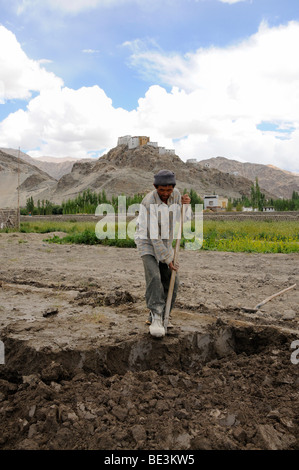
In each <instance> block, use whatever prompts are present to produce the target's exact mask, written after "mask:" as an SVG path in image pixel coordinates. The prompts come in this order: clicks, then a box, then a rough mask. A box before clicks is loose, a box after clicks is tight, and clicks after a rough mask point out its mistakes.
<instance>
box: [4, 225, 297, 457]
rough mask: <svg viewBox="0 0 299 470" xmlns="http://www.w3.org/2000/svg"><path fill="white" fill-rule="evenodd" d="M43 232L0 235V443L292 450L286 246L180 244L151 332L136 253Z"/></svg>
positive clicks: (292, 333)
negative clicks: (161, 322)
mask: <svg viewBox="0 0 299 470" xmlns="http://www.w3.org/2000/svg"><path fill="white" fill-rule="evenodd" d="M48 236H49V235H48V234H47V236H45V235H41V234H15V233H11V234H0V252H1V265H0V339H1V341H2V343H1V344H2V345H3V347H4V351H5V364H3V365H0V416H1V424H2V426H1V431H0V448H2V449H115V450H117V449H126V450H127V449H129V450H131V449H149V450H160V449H164V450H167V449H175V450H189V449H191V450H192V449H193V450H195V449H232V450H237V449H298V448H299V441H298V431H299V418H298V416H299V413H298V412H299V403H298V391H299V364H297V362H298V361H297V358H298V359H299V352H298V354H297V353H296V348H294V349H292V344H293V346H296V345H295V344H294V343H293V342H294V341H297V340H299V326H298V321H299V310H298V305H299V289H298V285H299V284H298V278H299V276H298V275H299V256H298V255H297V254H290V255H283V254H277V255H273V254H271V255H270V254H267V255H260V254H258V255H257V254H236V253H217V252H207V251H199V252H187V251H182V252H181V258H180V279H181V286H180V291H179V294H178V298H177V302H176V306H175V309H174V311H173V314H172V320H173V323H174V324H175V328H174V329H172V330H169V334H168V335H167V337H165V338H164V339H162V340H156V339H153V338H152V337H151V336H150V335H149V332H148V327H147V326H146V325H145V320H146V318H147V310H146V306H145V302H144V288H145V282H144V275H143V266H142V263H141V260H140V259H139V257H138V254H137V251H136V250H135V249H120V248H114V247H103V246H79V245H54V244H48V243H46V242H44V241H43V240H44V239H45V238H46V237H48ZM50 236H51V235H50ZM294 283H297V287H296V288H295V289H293V290H291V291H289V292H288V293H286V294H284V295H282V296H280V297H277V298H276V299H273V300H272V301H271V302H269V303H267V304H266V305H265V306H264V307H263V308H262V309H261V310H260V311H259V312H258V313H256V314H250V313H245V312H243V311H242V310H241V307H242V306H245V307H254V306H255V305H256V304H258V303H259V302H261V301H262V300H263V299H265V298H266V297H268V296H270V295H272V294H274V293H276V292H278V291H280V290H282V289H283V288H285V287H289V286H290V285H292V284H294ZM297 349H299V343H298V346H297Z"/></svg>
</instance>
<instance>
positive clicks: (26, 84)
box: [0, 25, 63, 102]
mask: <svg viewBox="0 0 299 470" xmlns="http://www.w3.org/2000/svg"><path fill="white" fill-rule="evenodd" d="M0 45H1V47H0V82H1V87H0V102H4V101H5V100H9V99H24V100H27V99H29V98H30V96H31V93H32V92H39V91H40V90H42V89H52V88H57V87H58V88H60V87H61V86H62V85H63V81H62V80H61V79H60V78H58V77H56V76H55V75H54V74H53V73H50V72H47V71H46V69H44V68H43V67H41V64H42V63H44V62H45V61H44V60H41V61H34V60H31V59H29V58H28V57H27V55H26V54H25V53H24V51H23V50H22V48H21V46H20V44H19V43H18V41H17V39H16V37H15V35H14V34H13V33H12V32H10V31H9V30H8V29H6V28H5V27H4V26H1V25H0Z"/></svg>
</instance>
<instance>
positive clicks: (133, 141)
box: [128, 137, 140, 149]
mask: <svg viewBox="0 0 299 470" xmlns="http://www.w3.org/2000/svg"><path fill="white" fill-rule="evenodd" d="M139 145H140V141H139V137H131V139H130V140H129V142H128V148H129V149H136V148H137V147H139Z"/></svg>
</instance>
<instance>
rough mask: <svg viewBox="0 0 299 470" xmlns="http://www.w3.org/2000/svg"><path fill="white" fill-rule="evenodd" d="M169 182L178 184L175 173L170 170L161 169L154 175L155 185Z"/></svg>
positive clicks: (166, 184)
mask: <svg viewBox="0 0 299 470" xmlns="http://www.w3.org/2000/svg"><path fill="white" fill-rule="evenodd" d="M169 184H173V185H176V180H175V174H174V173H173V171H170V170H160V171H159V172H158V173H157V174H156V175H155V176H154V185H155V186H168V185H169Z"/></svg>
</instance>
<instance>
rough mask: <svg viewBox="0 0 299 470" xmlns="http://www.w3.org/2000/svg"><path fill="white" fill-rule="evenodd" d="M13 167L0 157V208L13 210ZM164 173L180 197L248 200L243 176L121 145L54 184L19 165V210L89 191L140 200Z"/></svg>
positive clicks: (10, 160) (248, 184) (75, 167)
mask: <svg viewBox="0 0 299 470" xmlns="http://www.w3.org/2000/svg"><path fill="white" fill-rule="evenodd" d="M15 152H17V151H15ZM24 155H26V154H24ZM24 155H22V154H21V157H22V158H23V157H24ZM28 158H30V157H28ZM32 160H34V162H35V163H36V160H35V159H32ZM17 163H18V159H17V158H16V157H15V156H13V155H12V154H11V155H8V154H7V153H5V152H1V151H0V175H1V176H0V186H1V192H0V207H15V206H16V199H17V191H16V190H17ZM163 168H167V169H170V170H173V171H174V172H175V174H176V179H177V187H178V189H179V190H180V191H183V190H184V189H185V188H186V189H187V190H190V189H191V188H193V189H194V190H195V191H196V192H197V193H198V194H199V195H200V196H201V197H203V196H204V195H205V194H218V195H219V196H226V197H232V198H238V197H241V196H242V195H243V194H244V195H246V196H249V195H250V188H251V185H252V182H251V181H250V180H249V179H248V178H245V177H244V176H242V175H233V174H230V173H229V172H225V173H224V172H222V171H220V170H218V169H215V168H206V167H204V166H202V165H198V164H195V165H194V164H192V163H185V162H183V161H182V160H181V159H180V158H179V157H178V156H177V155H160V154H159V151H158V149H157V148H154V147H150V146H143V147H138V148H136V149H131V150H129V149H128V148H127V147H126V146H125V145H120V146H117V147H115V148H113V149H111V150H110V151H109V152H108V153H107V154H106V155H104V156H102V157H101V158H99V159H98V160H80V161H76V162H75V163H74V164H72V169H71V171H70V172H69V173H67V174H65V175H63V176H62V177H61V178H60V179H59V180H58V181H56V180H55V179H54V178H53V177H52V176H50V175H48V174H47V173H45V172H43V171H42V170H40V169H39V168H37V166H34V165H32V164H31V163H27V162H25V161H23V160H21V159H20V175H21V178H20V202H21V205H23V206H24V205H25V204H26V200H27V198H28V197H30V196H32V197H33V198H34V200H35V202H36V201H37V200H38V199H40V200H42V199H48V200H50V201H52V202H54V203H56V204H60V203H61V202H62V201H66V200H67V199H69V198H74V197H76V196H77V195H78V194H79V193H80V192H82V191H84V190H85V189H88V188H89V189H91V190H92V191H96V192H100V191H102V190H105V192H106V194H107V196H108V197H111V196H112V195H116V196H117V195H120V194H125V195H133V194H136V193H142V194H143V193H145V192H148V191H151V190H152V189H153V176H154V174H155V173H156V172H158V171H159V170H161V169H163ZM261 187H262V189H263V191H264V192H265V194H266V196H267V197H276V195H275V193H274V194H273V193H271V192H270V191H267V190H265V189H264V188H263V186H262V185H261Z"/></svg>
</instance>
